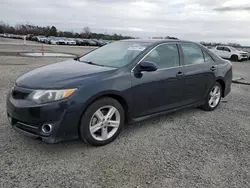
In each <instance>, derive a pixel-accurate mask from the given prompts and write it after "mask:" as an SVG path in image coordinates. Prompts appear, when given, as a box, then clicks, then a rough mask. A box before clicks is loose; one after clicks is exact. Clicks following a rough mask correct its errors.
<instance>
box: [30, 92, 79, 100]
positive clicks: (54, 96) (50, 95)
mask: <svg viewBox="0 0 250 188" xmlns="http://www.w3.org/2000/svg"><path fill="white" fill-rule="evenodd" d="M76 90H77V89H64V90H35V91H33V92H32V93H31V94H29V96H28V99H30V100H32V101H35V102H37V103H47V102H52V101H58V100H61V99H65V98H68V97H69V96H71V95H72V94H73V93H74V92H75V91H76Z"/></svg>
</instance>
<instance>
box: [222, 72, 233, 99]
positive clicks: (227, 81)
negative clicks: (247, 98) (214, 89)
mask: <svg viewBox="0 0 250 188" xmlns="http://www.w3.org/2000/svg"><path fill="white" fill-rule="evenodd" d="M232 78H233V72H232V69H230V70H229V71H228V72H227V73H226V75H225V79H224V81H225V90H224V94H223V97H226V96H227V95H228V94H229V93H230V92H231V84H232Z"/></svg>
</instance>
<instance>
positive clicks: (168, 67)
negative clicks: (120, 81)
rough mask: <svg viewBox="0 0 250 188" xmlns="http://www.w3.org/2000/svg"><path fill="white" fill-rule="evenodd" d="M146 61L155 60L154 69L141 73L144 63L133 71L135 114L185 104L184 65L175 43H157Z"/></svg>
mask: <svg viewBox="0 0 250 188" xmlns="http://www.w3.org/2000/svg"><path fill="white" fill-rule="evenodd" d="M143 61H150V62H154V63H155V64H156V66H157V68H158V70H157V71H154V72H145V71H144V72H141V71H140V64H139V65H137V66H136V68H135V70H134V72H132V85H133V88H132V93H133V108H132V110H133V116H134V117H141V116H144V115H149V114H152V113H156V112H160V111H164V110H168V109H172V108H176V107H179V106H181V105H182V103H183V100H182V93H183V87H184V81H183V77H184V74H183V67H180V55H179V50H178V47H177V45H176V44H175V43H166V44H160V45H158V46H156V47H155V48H154V49H153V50H152V51H151V52H149V54H148V55H147V56H146V57H145V58H144V59H143Z"/></svg>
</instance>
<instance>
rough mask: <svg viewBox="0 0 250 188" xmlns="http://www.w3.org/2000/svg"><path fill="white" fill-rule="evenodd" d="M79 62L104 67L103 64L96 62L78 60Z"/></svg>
mask: <svg viewBox="0 0 250 188" xmlns="http://www.w3.org/2000/svg"><path fill="white" fill-rule="evenodd" d="M79 61H80V60H79ZM80 62H83V63H87V64H90V65H97V66H101V67H104V65H100V64H97V63H93V62H92V61H80Z"/></svg>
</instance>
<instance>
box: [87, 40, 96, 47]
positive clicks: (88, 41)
mask: <svg viewBox="0 0 250 188" xmlns="http://www.w3.org/2000/svg"><path fill="white" fill-rule="evenodd" d="M86 41H87V44H88V46H97V43H96V42H95V41H93V40H92V39H86Z"/></svg>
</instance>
